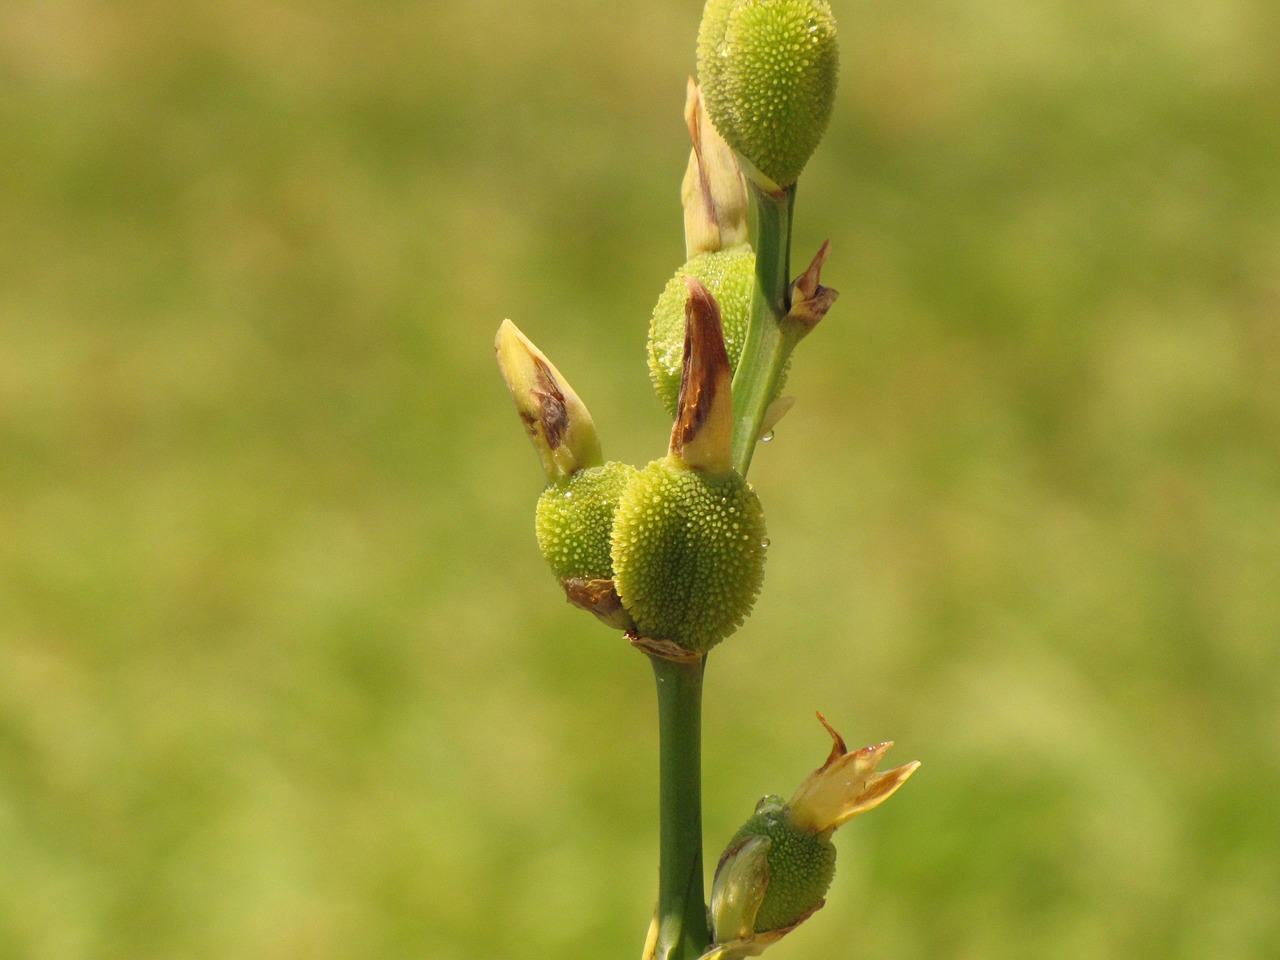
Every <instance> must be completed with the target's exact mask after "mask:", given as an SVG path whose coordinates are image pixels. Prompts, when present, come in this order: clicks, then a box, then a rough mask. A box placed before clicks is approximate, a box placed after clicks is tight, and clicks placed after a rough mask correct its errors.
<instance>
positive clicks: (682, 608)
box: [613, 457, 768, 653]
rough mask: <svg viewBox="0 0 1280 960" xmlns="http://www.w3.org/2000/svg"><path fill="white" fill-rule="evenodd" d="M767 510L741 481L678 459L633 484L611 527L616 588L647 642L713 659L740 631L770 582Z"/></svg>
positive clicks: (653, 467) (658, 463)
mask: <svg viewBox="0 0 1280 960" xmlns="http://www.w3.org/2000/svg"><path fill="white" fill-rule="evenodd" d="M767 548H768V541H767V540H766V539H765V525H764V510H763V508H762V507H761V506H760V500H759V498H758V497H757V496H756V494H755V491H754V490H752V489H751V485H750V484H749V483H747V481H746V480H745V479H743V478H742V477H741V476H739V475H738V474H736V473H732V472H730V473H725V474H718V475H715V474H708V473H704V472H703V471H701V470H696V469H693V468H692V467H689V466H687V465H685V464H684V463H681V462H680V461H679V460H677V459H675V458H674V457H666V458H664V459H662V460H655V461H653V462H652V463H650V464H649V465H648V466H646V467H644V468H643V469H641V470H640V472H639V473H637V474H636V476H635V477H634V478H633V479H632V481H631V482H630V483H629V484H628V485H627V489H626V490H625V491H624V492H623V495H622V498H621V500H620V501H619V503H618V515H617V518H616V520H615V521H614V525H613V580H614V583H615V585H616V587H617V590H618V596H619V597H621V598H622V603H623V606H624V607H625V608H626V610H627V612H628V613H629V614H630V615H631V617H632V619H633V620H634V621H635V623H636V627H637V630H638V631H639V633H640V636H641V637H644V638H647V639H650V640H667V641H670V642H672V643H675V644H677V645H679V646H680V647H683V648H684V649H686V650H691V651H693V652H695V653H706V652H707V651H708V650H710V649H711V648H712V647H714V646H715V645H716V644H717V643H719V642H720V641H721V640H723V639H724V638H725V637H727V636H729V634H731V633H732V632H733V631H734V630H736V629H737V628H738V626H740V625H741V623H742V621H743V620H744V619H745V618H746V616H747V614H748V613H750V612H751V607H752V605H753V604H754V603H755V598H756V594H757V593H759V591H760V585H761V583H762V582H763V580H764V560H765V553H766V550H767Z"/></svg>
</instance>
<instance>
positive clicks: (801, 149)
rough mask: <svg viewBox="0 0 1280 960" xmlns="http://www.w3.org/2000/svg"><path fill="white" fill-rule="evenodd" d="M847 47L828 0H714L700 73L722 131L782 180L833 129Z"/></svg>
mask: <svg viewBox="0 0 1280 960" xmlns="http://www.w3.org/2000/svg"><path fill="white" fill-rule="evenodd" d="M839 59H840V53H839V48H838V46H837V44H836V24H835V18H834V17H833V16H832V13H831V7H830V6H829V5H828V4H827V3H826V0H709V2H708V3H707V5H706V8H705V10H704V11H703V19H702V25H701V27H700V29H699V31H698V80H699V83H700V85H701V88H702V94H703V97H704V98H705V100H706V104H707V112H708V113H709V114H710V116H711V119H712V121H713V122H714V123H715V125H716V129H717V130H719V131H720V135H721V136H722V137H724V139H725V140H726V141H727V142H728V144H729V146H731V147H733V149H734V150H736V151H737V152H738V153H739V154H741V155H742V156H743V157H745V158H746V159H747V160H749V161H750V162H751V163H752V164H753V165H754V166H755V167H756V169H757V170H759V171H760V172H761V173H763V174H764V175H765V176H766V177H768V178H769V179H771V180H773V181H774V182H775V183H776V184H777V185H779V186H789V185H790V184H792V183H794V182H795V181H796V178H797V177H799V176H800V171H801V170H803V169H804V165H805V164H806V163H807V162H808V160H809V157H810V156H811V155H812V153H813V151H814V149H815V148H816V147H817V145H818V142H819V141H820V140H821V139H822V135H823V133H824V132H825V131H826V128H827V122H828V121H829V120H830V119H831V109H832V106H833V104H834V102H835V90H836V72H837V69H838V67H839Z"/></svg>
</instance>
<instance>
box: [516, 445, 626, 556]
mask: <svg viewBox="0 0 1280 960" xmlns="http://www.w3.org/2000/svg"><path fill="white" fill-rule="evenodd" d="M636 472H637V471H636V468H635V467H633V466H631V465H630V464H628V463H616V462H610V463H606V464H604V465H602V466H599V467H586V468H584V469H582V470H578V471H577V472H576V473H573V474H572V475H570V476H569V477H568V478H567V479H565V480H562V481H560V482H559V483H553V484H551V485H550V486H549V487H547V489H546V490H544V491H543V492H542V496H541V497H539V498H538V509H537V514H536V516H535V530H536V532H537V535H538V547H539V548H540V549H541V550H542V555H543V556H544V557H546V558H547V562H548V563H549V564H551V569H552V570H553V571H555V574H556V576H557V577H559V578H560V579H562V580H565V579H568V578H570V577H579V578H581V579H583V580H609V579H611V578H612V577H613V563H612V561H611V559H610V534H611V533H612V530H613V519H614V515H615V514H616V513H617V510H618V500H619V498H620V497H621V496H622V491H623V490H624V489H625V488H626V486H627V484H628V482H629V481H630V480H631V479H632V478H633V477H634V476H635V475H636Z"/></svg>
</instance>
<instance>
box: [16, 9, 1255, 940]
mask: <svg viewBox="0 0 1280 960" xmlns="http://www.w3.org/2000/svg"><path fill="white" fill-rule="evenodd" d="M833 5H834V8H835V12H836V14H837V17H838V18H839V20H840V22H841V25H842V28H843V33H842V36H843V53H844V66H843V72H842V76H841V92H840V100H839V102H838V105H837V110H836V115H835V117H834V120H833V121H832V126H831V129H830V131H829V134H828V136H827V138H826V140H825V142H824V143H823V145H822V147H821V148H820V149H819V152H818V154H817V156H816V157H815V159H814V160H813V162H812V163H811V165H810V168H809V170H808V171H807V172H806V174H805V176H804V178H803V179H802V182H801V188H800V202H799V207H798V214H797V220H798V223H797V228H798V238H797V254H796V255H797V259H801V258H803V259H806V260H807V258H808V256H809V255H810V254H811V253H812V252H813V251H814V250H815V249H816V248H817V246H818V244H819V243H820V242H821V241H822V239H823V238H826V237H830V238H831V240H832V242H833V247H834V253H833V255H832V259H831V261H830V263H829V266H828V269H827V273H826V276H825V279H827V280H828V282H830V283H831V285H833V286H835V287H837V288H838V289H840V290H841V292H842V294H843V296H842V298H841V301H840V304H839V306H838V307H837V309H836V311H835V312H834V313H833V314H832V315H831V316H830V317H829V318H828V320H827V321H826V322H825V323H824V324H823V326H822V327H821V328H820V329H819V331H818V332H817V333H816V334H815V335H814V337H813V339H812V340H811V341H809V342H808V343H806V344H805V345H804V348H803V349H802V350H801V351H800V353H798V354H797V357H796V362H795V364H794V366H793V372H792V376H791V380H790V384H789V388H790V390H791V391H793V392H794V393H796V394H797V395H798V396H799V397H800V403H799V404H798V406H797V407H796V409H795V410H794V411H793V412H792V413H791V414H790V416H789V418H788V419H787V420H786V421H784V423H783V424H782V427H781V428H780V430H779V431H778V437H777V440H776V441H775V442H774V443H772V444H770V445H769V446H768V447H766V448H763V449H762V450H761V452H760V454H759V455H758V456H757V458H756V461H755V466H754V468H753V480H754V481H755V483H756V486H757V489H758V490H759V493H760V495H761V498H762V499H763V501H764V504H765V507H766V510H767V512H768V518H769V524H770V535H771V538H772V543H773V546H772V548H771V550H770V560H769V568H768V575H767V578H766V587H765V592H764V593H763V595H762V598H761V600H760V601H759V603H758V605H757V607H756V612H755V614H754V616H753V617H752V619H751V620H750V621H749V622H748V624H747V626H746V627H745V629H744V630H743V631H742V632H741V633H740V634H739V635H738V636H737V637H736V638H735V639H734V640H733V641H731V642H730V643H728V644H726V645H725V647H723V648H722V652H721V651H717V653H716V654H715V655H714V656H713V657H712V659H711V663H710V668H709V675H708V690H707V704H706V710H707V716H706V730H705V735H706V762H705V768H706V769H705V779H706V791H707V795H706V810H705V822H706V829H707V837H708V844H709V847H710V850H709V854H710V856H711V857H713V858H714V856H715V854H716V852H717V851H718V850H719V848H720V846H721V845H722V843H723V842H724V840H725V839H726V838H727V837H728V836H729V835H730V833H731V832H732V831H733V829H734V828H735V827H736V826H737V825H738V823H739V822H740V821H741V820H742V819H744V818H745V817H746V816H747V814H748V813H749V812H750V810H751V807H752V805H753V804H754V802H755V799H756V798H757V797H758V796H759V795H760V794H762V793H765V792H768V791H783V792H789V791H790V790H791V789H793V788H794V786H795V785H796V784H797V783H798V781H799V779H800V777H802V776H803V774H804V773H805V772H807V771H808V770H809V769H811V768H812V767H813V766H815V765H816V764H817V763H818V762H819V761H821V759H822V758H823V756H824V755H825V752H826V748H827V742H826V737H825V735H824V734H823V732H822V730H821V729H820V728H819V726H818V725H817V723H816V722H815V721H814V719H813V711H814V710H815V709H821V710H823V711H824V712H825V713H826V715H827V716H828V717H829V718H830V719H831V721H832V722H833V723H834V724H835V725H836V726H837V727H838V728H839V729H840V730H841V731H842V732H843V733H844V734H845V735H846V737H847V738H848V739H849V741H850V743H851V745H852V744H861V743H866V742H871V741H876V740H881V739H889V738H892V739H894V740H896V741H897V746H896V747H895V748H894V751H893V752H892V753H891V754H890V758H891V759H895V760H897V761H898V762H904V761H906V760H909V759H912V758H919V759H921V760H922V761H923V762H924V766H923V768H922V769H921V771H920V773H919V774H918V775H917V776H916V778H915V779H914V780H913V781H912V782H911V783H910V784H909V786H908V787H907V788H906V789H905V790H904V791H903V792H902V793H901V794H900V795H899V796H898V797H897V798H895V799H894V801H893V802H892V803H890V804H888V805H887V806H886V807H884V808H883V809H882V810H880V811H877V812H876V813H875V814H874V815H873V816H870V817H868V818H866V819H863V820H859V821H857V822H855V823H854V824H853V825H851V826H850V827H848V828H847V829H846V830H844V831H842V833H841V835H840V837H839V840H838V845H839V847H840V849H841V862H840V868H839V871H838V875H837V879H836V884H835V886H834V888H833V891H832V894H831V897H830V905H829V906H828V908H827V909H826V910H825V911H823V913H822V914H820V915H819V916H818V917H817V918H816V919H815V920H814V921H813V922H811V923H810V924H808V925H807V926H806V927H805V928H803V929H802V930H801V931H799V932H797V933H796V934H795V935H794V936H793V937H791V938H790V939H789V940H788V941H786V942H784V943H783V944H781V945H780V946H778V947H777V948H775V949H774V950H773V951H771V954H770V956H773V957H776V960H786V958H796V960H799V958H805V957H860V956H895V957H901V958H911V960H915V958H919V960H942V958H964V960H979V958H1001V960H1004V958H1024V957H1025V958H1063V960H1079V958H1083V957H1087V958H1126V960H1132V958H1137V957H1150V958H1206V960H1208V958H1215V960H1217V958H1271V957H1276V956H1280V908H1278V907H1277V904H1280V58H1278V57H1277V55H1276V51H1277V49H1280V8H1277V7H1276V5H1275V4H1273V3H1269V2H1267V0H1217V2H1210V3H1203V2H1191V0H1170V2H1165V3H1162V4H1149V3H1136V2H1125V0H1122V2H1115V0H1105V2H1104V0H1072V2H1067V0H1031V2H1028V3H1022V4H1008V3H1005V2H1002V0H940V2H932V3H925V2H919V0H906V2H896V3H870V2H863V0H858V2H854V0H835V2H834V4H833ZM699 14H700V10H699V4H698V3H697V2H696V0H680V2H677V0H647V2H644V3H617V2H615V0H607V2H606V0H555V2H543V3H524V2H518V0H505V2H499V0H477V2H464V3H459V4H451V5H446V4H442V3H439V2H436V0H425V2H424V0H418V2H370V0H361V2H359V3H356V2H350V0H315V2H309V3H304V2H283V0H222V2H218V3H186V4H176V3H171V2H168V0H119V2H93V0H81V2H73V0H67V2H54V0H48V2H39V0H29V2H22V0H3V2H0V25H2V27H3V29H0V956H4V957H6V958H9V957H12V958H15V960H78V958H85V960H108V958H120V960H123V958H130V960H188V958H190V960H197V958H199V960H203V958H239V957H254V958H264V960H265V958H291V960H292V958H299V960H301V958H307V960H330V958H332V960H339V958H341V960H362V958H379V960H394V958H432V960H480V958H485V960H488V958H493V957H521V958H537V957H587V956H590V957H634V956H638V955H639V951H640V946H641V939H642V936H643V933H644V929H645V926H646V924H647V921H648V914H649V911H650V909H651V907H652V904H653V899H654V896H655V893H656V864H655V859H656V822H655V816H656V784H655V775H656V756H655V749H656V744H655V732H654V719H653V702H652V691H651V689H650V688H651V682H652V681H651V677H650V675H649V671H648V669H647V664H645V663H644V661H643V659H642V658H641V657H640V656H639V655H638V654H636V653H635V652H634V651H632V650H630V649H629V648H627V647H626V646H625V645H624V644H622V643H621V642H620V641H618V640H615V639H612V638H611V637H610V635H609V634H608V633H607V632H606V631H604V630H602V629H600V628H598V627H597V626H596V625H595V624H594V622H592V621H590V619H589V618H587V617H585V616H583V615H580V614H577V613H576V612H575V611H572V610H571V609H570V608H569V607H567V606H566V605H565V604H564V602H563V600H562V599H561V598H560V596H559V594H558V591H557V588H556V587H555V585H554V583H553V582H552V580H551V578H550V576H549V575H548V573H547V572H546V570H545V569H544V567H543V566H542V563H541V560H540V558H539V557H538V555H537V551H536V547H535V545H534V542H533V533H532V507H533V501H534V498H535V497H536V495H537V493H538V491H539V488H540V473H539V470H538V466H537V462H536V459H535V457H534V455H533V452H532V451H531V449H530V448H529V444H528V442H527V441H526V440H525V439H524V437H523V435H522V431H521V429H520V426H519V424H518V422H517V420H516V417H515V414H514V412H513V410H512V408H511V406H510V402H509V400H508V398H507V396H506V394H505V391H504V389H503V387H502V383H501V380H500V379H499V376H498V373H497V370H496V368H495V366H494V363H493V359H492V352H491V351H492V347H491V343H492V337H493V333H494V331H495V330H496V328H497V325H498V323H499V321H500V320H501V319H502V318H503V317H511V318H512V319H514V320H515V321H516V322H517V323H519V324H520V325H521V326H522V327H523V328H524V329H525V331H526V332H527V333H528V334H529V335H530V336H531V337H532V338H533V339H534V340H535V341H537V342H538V343H539V345H540V346H542V347H543V349H545V350H546V352H547V353H548V354H549V355H550V356H551V357H553V358H554V359H555V361H556V363H557V364H558V365H559V366H560V367H561V369H562V370H564V371H565V372H566V373H567V374H568V375H569V377H570V378H571V379H572V380H573V382H574V384H575V386H576V387H577V388H578V390H579V392H581V393H582V394H583V395H584V397H585V398H586V399H587V401H588V403H589V404H590V405H591V407H592V411H593V413H594V414H595V417H596V420H597V422H598V423H599V424H600V425H601V427H602V430H603V432H604V437H605V444H606V453H608V454H609V455H611V456H613V457H616V458H620V459H627V460H632V461H638V462H644V461H646V460H648V459H650V458H652V457H653V456H656V455H658V454H659V453H660V452H661V451H662V450H663V449H664V446H665V442H666V431H667V424H666V423H664V420H663V416H662V414H661V412H660V408H659V406H658V404H657V402H656V400H654V399H653V398H652V396H651V395H650V393H649V388H648V384H647V374H646V371H645V366H644V361H643V340H644V334H645V326H646V323H647V318H648V312H649V310H650V308H651V306H652V303H653V301H654V299H655V298H656V296H657V294H658V292H659V290H660V289H661V287H662V284H663V283H664V282H665V280H666V279H667V277H668V276H669V275H670V274H671V273H672V271H673V270H674V269H675V268H676V267H677V266H678V265H679V263H680V261H681V260H682V254H683V241H682V236H681V216H680V209H679V201H678V196H679V183H680V178H681V175H682V173H683V170H684V165H685V160H686V156H687V146H686V144H687V141H686V135H685V132H684V130H683V126H682V122H681V108H682V104H683V98H684V82H685V77H686V75H687V74H688V73H689V72H690V71H691V70H692V68H693V62H692V60H693V53H692V51H693V38H694V33H695V30H696V25H697V21H698V18H699Z"/></svg>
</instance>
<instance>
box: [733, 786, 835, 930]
mask: <svg viewBox="0 0 1280 960" xmlns="http://www.w3.org/2000/svg"><path fill="white" fill-rule="evenodd" d="M751 836H763V837H768V838H769V840H770V841H771V843H770V845H769V852H768V855H767V858H768V862H769V886H768V888H767V889H766V890H765V894H764V900H763V901H762V902H761V903H760V910H759V912H758V913H757V914H756V924H755V926H756V932H757V933H764V932H766V931H769V930H780V929H782V928H783V927H789V926H791V925H792V924H793V923H796V922H797V921H799V920H801V919H802V918H803V917H804V916H805V915H806V914H808V913H809V912H810V911H812V910H813V909H814V908H815V907H816V906H818V904H819V903H820V902H821V901H822V898H823V897H825V896H826V895H827V890H828V888H829V887H830V886H831V880H832V879H833V878H834V877H835V875H836V848H835V844H833V843H832V842H831V834H830V832H826V833H813V832H812V831H809V830H802V829H800V828H799V827H797V826H795V825H794V824H793V823H792V822H791V820H790V818H789V817H788V816H787V807H786V803H785V801H784V800H783V799H782V798H781V797H779V796H776V795H770V796H767V797H765V798H764V799H762V800H761V801H760V803H759V804H757V805H756V812H755V814H754V815H753V816H752V817H751V819H750V820H748V821H747V822H746V823H744V824H743V825H742V828H741V829H740V830H738V832H737V833H736V834H734V836H733V839H732V840H731V841H729V846H730V847H732V846H734V845H735V844H737V843H739V842H740V841H742V840H744V839H746V838H747V837H751Z"/></svg>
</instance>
